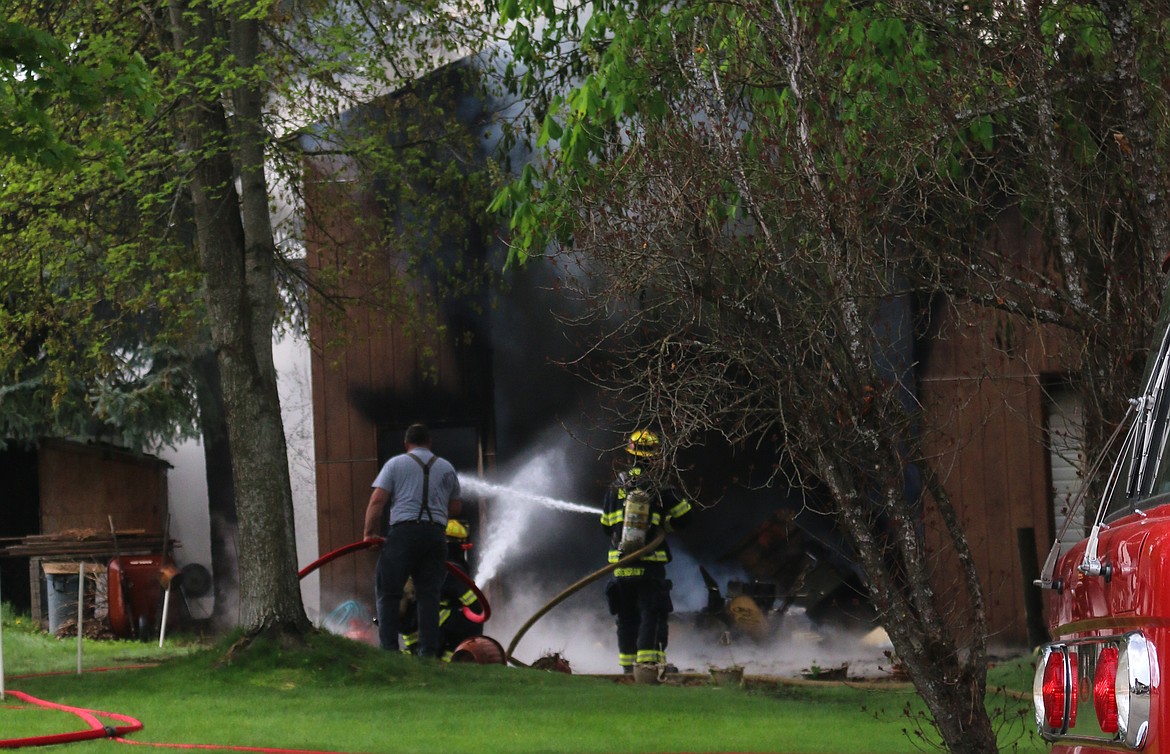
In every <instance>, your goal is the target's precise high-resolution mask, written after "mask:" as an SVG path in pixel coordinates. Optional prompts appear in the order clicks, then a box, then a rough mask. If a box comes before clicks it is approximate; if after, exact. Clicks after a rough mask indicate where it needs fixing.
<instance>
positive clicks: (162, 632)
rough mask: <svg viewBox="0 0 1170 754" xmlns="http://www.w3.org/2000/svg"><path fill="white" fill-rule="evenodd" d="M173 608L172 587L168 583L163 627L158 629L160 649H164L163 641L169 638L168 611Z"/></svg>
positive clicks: (164, 600) (164, 598)
mask: <svg viewBox="0 0 1170 754" xmlns="http://www.w3.org/2000/svg"><path fill="white" fill-rule="evenodd" d="M170 607H171V585H170V582H167V591H166V593H165V594H164V595H163V612H162V625H161V626H160V628H159V629H158V648H159V649H162V648H163V640H164V639H166V638H167V611H168V610H169V609H170Z"/></svg>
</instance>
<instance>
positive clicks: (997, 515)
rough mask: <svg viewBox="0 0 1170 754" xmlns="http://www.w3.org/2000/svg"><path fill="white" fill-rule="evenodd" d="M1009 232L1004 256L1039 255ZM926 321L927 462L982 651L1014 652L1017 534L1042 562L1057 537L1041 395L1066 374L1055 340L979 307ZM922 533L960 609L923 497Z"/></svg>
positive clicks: (1019, 614)
mask: <svg viewBox="0 0 1170 754" xmlns="http://www.w3.org/2000/svg"><path fill="white" fill-rule="evenodd" d="M1011 230H1012V229H1011V228H1010V227H1005V229H1004V232H1005V235H1004V236H1003V237H1001V239H1000V241H999V243H1000V245H1001V246H1002V247H1003V249H1004V250H1006V254H1007V255H1008V256H1010V255H1011V254H1010V252H1011V250H1015V252H1016V254H1017V255H1018V256H1021V257H1023V256H1024V255H1027V254H1028V253H1029V252H1031V253H1032V254H1037V253H1038V252H1037V249H1038V246H1037V245H1036V243H1035V239H1033V238H1027V237H1023V236H1022V234H1019V233H1014V234H1013V233H1011ZM1023 264H1024V265H1025V266H1026V265H1027V264H1029V262H1027V261H1025V262H1024V263H1023ZM933 316H934V324H935V330H936V335H937V337H936V338H935V339H934V340H933V341H932V342H931V344H930V352H929V356H928V357H927V359H926V363H925V365H924V367H925V368H924V375H923V380H922V385H921V396H922V401H923V405H924V408H925V411H926V416H927V417H928V418H927V422H926V426H925V427H924V431H923V440H924V453H925V455H926V460H927V462H928V463H930V464H931V465H932V466H933V467H934V468H935V469H936V471H937V472H938V474H939V475H940V477H941V482H942V484H943V486H944V487H945V489H946V492H947V494H948V495H949V497H950V499H951V501H952V503H953V504H954V506H955V509H956V510H957V512H958V516H959V519H960V521H961V525H962V527H963V530H964V531H965V532H966V538H967V542H968V545H969V547H970V549H971V553H972V556H973V558H974V560H975V563H976V565H977V568H978V571H979V578H980V582H981V584H982V587H983V594H984V597H985V606H986V610H987V620H988V630H989V636H988V641H989V644H990V645H991V646H993V647H994V646H996V645H997V644H998V645H1007V646H1021V645H1024V644H1025V643H1026V642H1027V640H1028V632H1027V620H1026V612H1025V601H1024V600H1025V591H1024V590H1025V585H1024V583H1023V577H1022V573H1023V571H1022V570H1021V564H1020V556H1019V552H1018V550H1019V547H1018V541H1017V531H1018V530H1019V529H1024V528H1030V529H1032V530H1033V534H1034V537H1035V541H1036V551H1037V552H1038V553H1039V557H1040V558H1041V559H1043V558H1044V557H1045V555H1046V554H1047V552H1048V549H1049V547H1050V546H1051V544H1052V539H1053V536H1054V535H1053V533H1052V531H1051V528H1052V523H1051V518H1052V511H1051V505H1052V503H1051V500H1052V492H1051V488H1052V481H1051V478H1050V477H1051V473H1050V468H1049V466H1050V464H1049V452H1048V448H1047V439H1046V437H1045V427H1046V423H1047V422H1046V419H1047V417H1046V415H1045V413H1046V408H1045V406H1046V400H1045V393H1044V387H1045V384H1046V383H1047V381H1048V380H1050V379H1052V378H1054V377H1059V376H1061V375H1063V374H1065V373H1066V371H1067V366H1066V365H1065V364H1064V363H1062V361H1061V359H1060V357H1059V354H1060V353H1061V351H1062V349H1061V348H1060V346H1061V339H1060V337H1059V335H1057V334H1055V333H1054V332H1051V331H1046V330H1044V329H1043V328H1037V327H1035V326H1032V325H1029V324H1028V323H1027V322H1023V321H1021V320H1020V319H1019V318H1014V317H1011V316H1009V315H1006V314H1002V313H998V312H992V311H989V310H987V309H985V308H981V307H973V306H953V305H951V304H950V303H947V304H943V305H942V306H941V307H939V309H938V310H937V311H936V312H935V313H934V315H933ZM925 524H926V533H927V544H928V546H929V547H930V548H931V551H932V554H933V556H934V562H935V583H936V587H937V588H938V589H939V592H940V594H942V595H943V596H944V597H946V598H948V599H950V600H953V602H954V604H955V605H956V606H958V605H962V604H964V603H965V602H966V601H967V600H968V596H969V592H968V590H967V588H966V586H965V585H963V584H961V583H958V582H957V580H956V578H957V577H956V576H955V574H957V573H958V560H957V558H956V554H955V552H954V549H953V546H952V545H951V544H950V543H949V540H947V539H946V537H945V536H944V532H943V531H942V524H941V522H940V519H939V518H938V513H937V506H935V505H934V504H933V502H932V501H931V500H930V498H929V496H928V497H927V503H926V521H925ZM1035 567H1036V568H1038V567H1039V564H1035ZM1044 601H1045V602H1046V601H1047V600H1044ZM961 614H962V611H961V610H954V611H952V612H951V616H957V615H961Z"/></svg>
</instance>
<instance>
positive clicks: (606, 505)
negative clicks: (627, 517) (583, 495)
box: [601, 466, 691, 576]
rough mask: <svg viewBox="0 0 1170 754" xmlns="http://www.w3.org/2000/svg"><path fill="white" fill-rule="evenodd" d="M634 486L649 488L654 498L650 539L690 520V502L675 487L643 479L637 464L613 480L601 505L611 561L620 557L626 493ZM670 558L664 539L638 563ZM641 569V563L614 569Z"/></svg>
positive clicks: (633, 572) (636, 572)
mask: <svg viewBox="0 0 1170 754" xmlns="http://www.w3.org/2000/svg"><path fill="white" fill-rule="evenodd" d="M635 487H643V488H644V489H650V490H651V492H652V497H653V498H654V505H653V508H652V509H651V513H650V529H649V530H648V531H647V532H646V539H647V541H649V540H650V539H653V538H654V537H656V536H657V535H658V532H659V531H661V530H662V529H665V530H666V531H667V532H671V531H677V530H679V529H682V528H685V527H686V526H687V524H689V523H690V518H691V517H690V515H689V514H690V512H691V504H690V502H688V501H687V500H686V498H684V497H682V496H681V495H680V494H679V493H678V491H677V490H675V489H674V488H673V487H661V488H657V489H655V488H653V487H650V486H649V484H647V483H646V482H644V481H643V479H642V469H641V468H640V467H638V466H634V467H632V468H631V469H629V470H628V471H625V472H623V473H621V474H619V475H618V478H617V479H616V480H614V483H613V484H612V485H610V487H609V489H608V490H607V491H606V494H605V500H604V502H603V503H602V506H601V525H602V526H603V527H605V530H606V533H608V534H609V535H610V549H609V562H610V563H616V562H617V561H618V560H619V559H620V558H621V554H620V553H619V552H618V547H617V545H618V543H619V542H620V541H621V537H622V524H623V523H624V512H625V504H626V494H627V492H628V491H629V490H632V489H634V488H635ZM670 558H671V555H670V546H669V545H668V544H667V543H666V540H663V541H662V544H661V545H659V546H658V548H657V549H655V550H654V551H653V552H651V553H648V554H646V555H643V556H642V557H641V558H640V559H639V561H638V562H640V563H669V562H670ZM642 570H643V569H642V568H640V567H638V566H634V565H631V566H630V567H623V568H619V569H618V570H617V571H615V572H614V575H615V576H640V575H641V574H642Z"/></svg>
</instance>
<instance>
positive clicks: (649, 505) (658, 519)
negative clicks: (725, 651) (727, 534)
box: [601, 430, 691, 673]
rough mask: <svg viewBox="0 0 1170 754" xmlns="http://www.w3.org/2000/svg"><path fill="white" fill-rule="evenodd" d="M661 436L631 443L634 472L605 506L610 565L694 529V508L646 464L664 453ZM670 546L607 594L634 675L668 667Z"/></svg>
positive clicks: (623, 656)
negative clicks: (649, 667) (642, 668)
mask: <svg viewBox="0 0 1170 754" xmlns="http://www.w3.org/2000/svg"><path fill="white" fill-rule="evenodd" d="M658 446H659V440H658V436H657V435H655V434H654V433H653V432H651V431H649V430H638V431H636V432H634V433H632V434H631V435H630V437H629V444H628V445H627V448H626V450H627V452H628V453H629V454H630V456H631V458H632V464H631V466H630V467H629V468H628V469H626V470H625V471H622V472H620V473H619V474H618V476H617V479H615V480H614V482H613V483H612V484H611V485H610V487H609V489H608V491H607V492H606V495H605V501H604V503H603V504H602V513H601V525H602V526H603V527H604V528H605V530H606V533H607V534H608V535H609V538H610V548H609V562H610V563H616V562H617V561H618V560H620V559H621V558H622V557H623V556H624V555H629V554H630V553H632V552H634V551H636V550H639V549H641V548H642V547H644V546H645V545H646V544H648V543H649V542H651V541H652V540H653V539H654V538H655V537H656V536H657V535H658V533H659V532H661V531H666V532H671V531H676V530H678V529H682V528H684V527H685V526H686V525H687V524H689V523H690V516H689V515H688V514H689V513H690V512H691V504H690V503H689V502H688V501H687V500H686V499H685V498H684V497H682V496H681V495H680V494H679V492H678V491H677V490H676V489H674V488H673V487H670V486H664V485H656V484H654V483H652V482H651V481H650V479H649V474H647V473H646V470H645V468H644V467H643V464H644V463H645V461H646V460H649V459H651V458H653V457H654V456H655V455H657V453H658ZM670 559H671V554H670V546H669V545H668V544H667V543H666V540H665V539H664V540H663V541H662V543H661V544H660V545H659V546H658V547H656V548H655V549H654V550H653V551H652V552H649V553H647V554H645V555H643V556H642V557H640V558H639V559H638V560H636V561H634V562H633V563H630V564H628V565H623V566H622V567H620V568H617V569H616V570H614V572H613V578H611V579H610V581H609V583H608V584H607V585H606V588H605V596H606V601H607V602H608V605H609V612H610V614H611V615H613V616H615V620H616V623H617V641H618V665H619V666H621V669H622V672H623V673H632V672H633V670H634V666H635V664H653V665H658V666H660V667H665V666H666V645H667V642H668V639H669V628H668V625H667V620H668V616H669V615H670V613H671V612H673V611H674V603H673V602H672V601H671V598H670V589H671V582H670V580H669V579H667V578H666V564H667V563H669V562H670Z"/></svg>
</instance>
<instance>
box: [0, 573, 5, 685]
mask: <svg viewBox="0 0 1170 754" xmlns="http://www.w3.org/2000/svg"><path fill="white" fill-rule="evenodd" d="M3 698H4V590H2V589H0V699H3Z"/></svg>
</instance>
